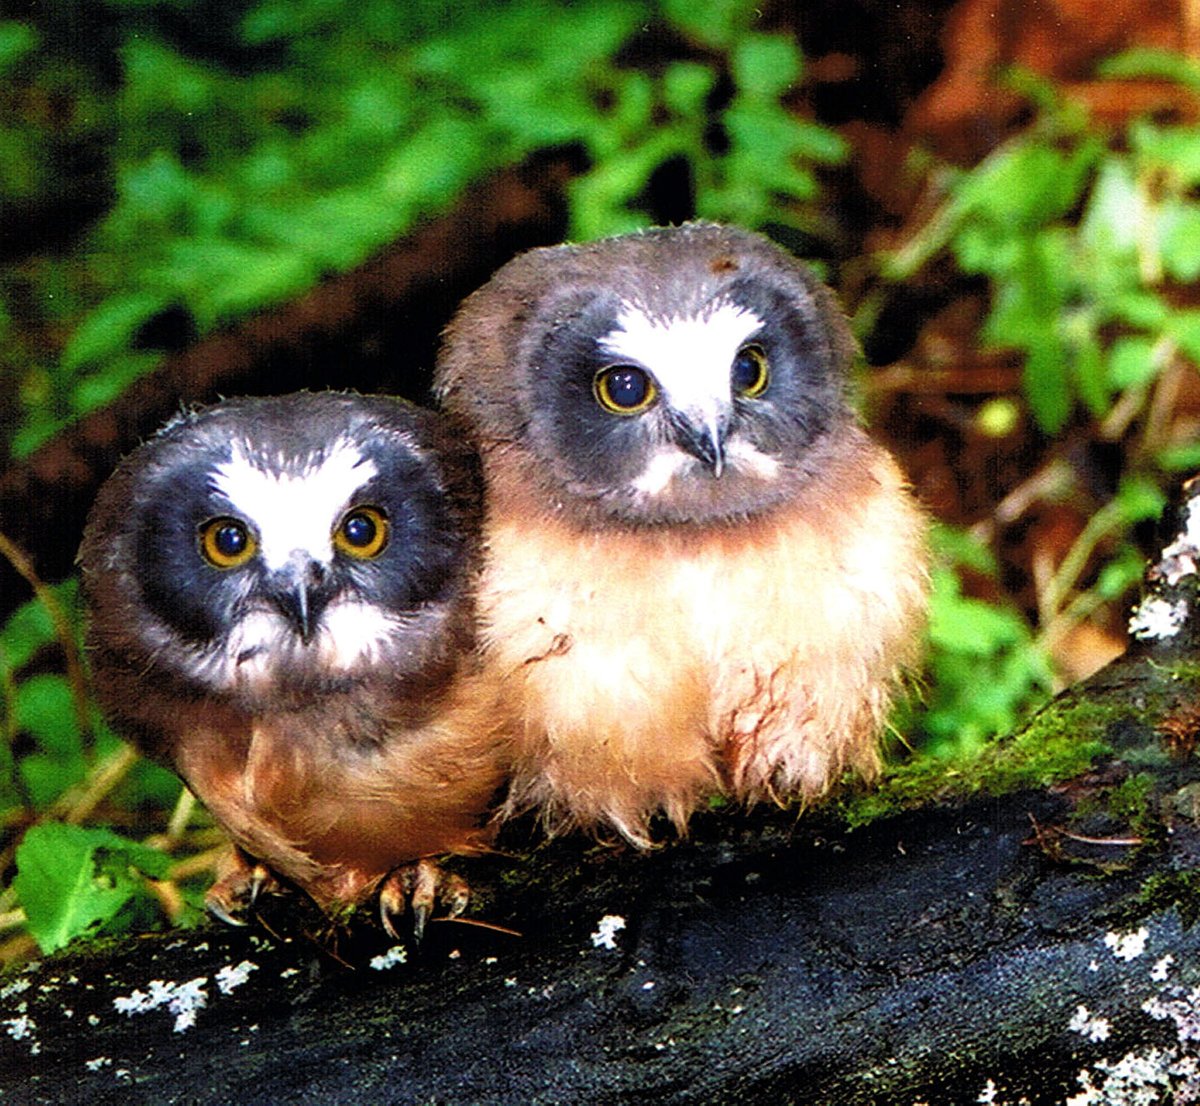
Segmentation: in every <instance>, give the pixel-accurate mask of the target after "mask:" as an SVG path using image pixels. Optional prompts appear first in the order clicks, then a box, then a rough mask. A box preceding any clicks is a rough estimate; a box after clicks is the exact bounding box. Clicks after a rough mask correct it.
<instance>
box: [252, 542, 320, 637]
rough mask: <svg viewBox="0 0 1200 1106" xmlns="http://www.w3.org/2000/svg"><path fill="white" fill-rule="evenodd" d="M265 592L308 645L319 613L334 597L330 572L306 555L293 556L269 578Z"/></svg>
mask: <svg viewBox="0 0 1200 1106" xmlns="http://www.w3.org/2000/svg"><path fill="white" fill-rule="evenodd" d="M267 593H268V595H269V596H270V598H271V601H272V602H273V603H274V604H275V606H276V607H278V608H279V610H280V611H282V612H283V615H284V617H285V618H286V619H287V620H288V622H290V623H291V624H292V628H293V629H294V630H295V631H296V633H297V634H298V635H299V636H300V640H301V641H302V642H304V644H305V645H307V644H308V643H309V642H310V641H311V640H312V636H313V633H314V632H315V630H316V627H317V623H318V622H319V621H320V618H321V612H322V611H323V610H324V609H325V607H326V605H327V604H328V603H329V600H330V599H332V598H333V587H332V585H331V582H330V579H329V569H328V568H327V567H326V566H325V565H323V564H322V563H321V562H320V561H315V560H313V559H312V558H311V557H309V556H308V555H307V554H302V555H294V556H293V557H292V559H291V560H290V561H289V562H288V563H287V564H286V565H284V567H283V568H281V569H279V570H278V571H277V572H276V573H275V574H274V575H273V576H272V577H271V579H270V581H269V583H268V587H267Z"/></svg>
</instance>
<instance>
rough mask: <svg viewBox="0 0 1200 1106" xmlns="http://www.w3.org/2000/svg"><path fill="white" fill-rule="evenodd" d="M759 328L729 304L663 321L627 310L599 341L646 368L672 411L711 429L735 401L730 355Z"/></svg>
mask: <svg viewBox="0 0 1200 1106" xmlns="http://www.w3.org/2000/svg"><path fill="white" fill-rule="evenodd" d="M762 326H763V321H762V319H760V318H759V317H758V316H757V315H756V314H754V312H753V311H749V310H747V309H746V308H744V307H739V306H738V305H737V304H735V303H730V302H729V301H728V300H726V301H724V302H721V303H718V304H717V305H716V306H714V307H713V308H712V309H711V310H710V311H708V312H707V313H705V314H701V315H688V316H680V317H677V318H673V319H665V320H663V319H652V318H650V316H648V315H647V314H646V313H645V312H644V311H641V310H639V309H638V308H636V307H626V308H625V309H624V310H623V311H622V312H621V313H620V315H618V316H617V329H616V330H613V331H610V332H609V333H608V334H606V335H605V336H604V337H603V338H601V339H600V346H601V348H602V349H603V350H604V351H605V352H606V353H608V354H611V355H612V356H613V357H614V358H616V359H618V360H622V361H624V360H627V361H631V362H633V363H634V364H638V365H641V366H643V367H644V368H646V369H648V370H649V371H650V372H651V374H653V376H654V379H655V380H656V381H657V382H658V386H659V388H660V389H661V391H662V393H663V395H664V397H665V398H666V400H667V402H668V403H669V404H670V405H671V407H673V408H674V409H675V410H677V411H679V412H681V413H683V414H685V415H687V416H689V417H690V418H692V419H693V420H695V421H696V422H699V423H700V424H702V425H704V426H708V427H711V428H715V427H716V425H717V422H718V420H719V418H720V416H721V414H722V413H723V412H724V411H726V410H728V408H729V404H730V403H731V402H732V399H733V393H732V390H731V388H730V382H729V370H730V367H731V366H732V364H733V359H734V356H735V355H736V354H737V351H738V350H739V349H741V347H742V346H743V345H744V344H745V342H746V340H747V339H748V338H749V337H750V336H751V335H752V334H754V333H755V332H756V331H758V330H761V329H762Z"/></svg>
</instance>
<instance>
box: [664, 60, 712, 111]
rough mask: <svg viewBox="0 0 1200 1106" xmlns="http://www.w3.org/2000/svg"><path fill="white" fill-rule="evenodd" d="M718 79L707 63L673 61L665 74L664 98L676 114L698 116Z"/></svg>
mask: <svg viewBox="0 0 1200 1106" xmlns="http://www.w3.org/2000/svg"><path fill="white" fill-rule="evenodd" d="M716 80H717V75H716V74H715V73H714V72H713V71H712V70H711V69H710V68H709V67H708V66H707V65H699V64H697V63H696V62H687V61H677V62H672V64H671V65H669V66H667V71H666V72H665V73H664V74H663V99H664V100H665V101H666V105H667V107H668V108H670V110H671V111H672V112H674V113H675V114H676V115H680V116H683V117H685V118H686V117H688V116H693V117H694V116H697V115H699V114H700V113H701V112H703V110H704V101H705V99H706V98H707V96H708V94H709V92H711V91H712V87H713V85H714V84H715V83H716Z"/></svg>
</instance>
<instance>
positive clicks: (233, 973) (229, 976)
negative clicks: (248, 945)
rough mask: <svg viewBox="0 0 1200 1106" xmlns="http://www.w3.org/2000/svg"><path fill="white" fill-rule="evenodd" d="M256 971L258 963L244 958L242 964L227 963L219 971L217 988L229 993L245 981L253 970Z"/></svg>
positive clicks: (222, 992)
mask: <svg viewBox="0 0 1200 1106" xmlns="http://www.w3.org/2000/svg"><path fill="white" fill-rule="evenodd" d="M256 971H258V965H257V964H255V963H253V962H252V961H250V960H243V961H242V962H241V963H240V964H226V965H225V967H223V968H221V969H220V970H219V971H218V972H217V975H216V980H217V990H219V991H220V992H221V994H223V995H227V994H229V993H230V992H231V991H234V990H236V989H237V988H238V987H240V986H241V985H242V984H243V983H245V982H246V980H247V979H249V978H250V973H251V972H256Z"/></svg>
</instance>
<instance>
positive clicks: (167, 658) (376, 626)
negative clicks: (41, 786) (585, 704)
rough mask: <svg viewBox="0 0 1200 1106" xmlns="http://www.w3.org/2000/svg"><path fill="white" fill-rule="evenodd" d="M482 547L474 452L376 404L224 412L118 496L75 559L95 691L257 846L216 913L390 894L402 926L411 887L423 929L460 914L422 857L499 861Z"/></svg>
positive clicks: (400, 408) (170, 434)
mask: <svg viewBox="0 0 1200 1106" xmlns="http://www.w3.org/2000/svg"><path fill="white" fill-rule="evenodd" d="M214 520H215V521H216V523H217V524H218V525H217V527H216V529H215V530H214V529H213V521H214ZM222 526H224V527H225V529H222ZM477 530H478V490H477V475H476V472H475V468H474V461H473V458H472V456H471V455H470V454H469V453H468V452H467V450H466V449H465V448H464V446H463V445H462V444H461V435H456V434H452V433H450V432H449V431H447V430H446V429H445V427H444V426H443V425H442V421H441V420H440V418H439V416H436V415H435V414H433V413H431V412H425V411H419V410H417V409H416V408H413V407H410V406H409V405H407V404H403V403H401V402H400V401H394V400H390V399H383V398H380V397H363V396H352V395H334V394H321V395H309V394H300V395H295V396H287V397H281V398H277V399H262V400H234V401H229V402H227V403H223V404H219V405H217V406H215V407H212V408H209V409H207V410H204V411H201V412H198V413H193V414H189V415H186V416H183V417H181V418H180V419H178V420H176V421H174V422H173V423H171V424H169V425H168V426H167V427H166V428H164V430H163V431H161V432H160V434H159V435H158V436H157V437H155V438H153V439H151V440H150V441H149V442H147V443H146V444H145V445H143V446H142V447H141V448H140V449H138V450H136V451H135V452H134V453H133V454H131V455H130V456H129V457H128V458H126V459H125V461H124V462H122V464H121V466H120V467H119V468H118V470H117V472H116V473H115V474H114V475H113V476H112V477H111V478H110V480H109V481H108V482H107V483H106V484H105V486H104V487H103V488H102V490H101V492H100V494H99V496H98V498H97V501H96V504H95V507H94V508H93V511H92V515H91V518H90V521H89V524H88V527H87V530H86V533H85V537H84V541H83V545H82V548H81V551H80V561H81V564H82V568H83V581H84V586H85V589H86V595H87V599H88V605H89V608H90V616H91V617H90V627H89V631H88V644H89V649H90V654H91V660H92V666H93V671H94V675H95V685H96V689H97V693H98V695H99V697H100V700H101V703H102V704H103V706H104V709H105V710H106V712H107V713H108V715H109V716H110V718H111V719H112V721H113V723H114V725H115V726H116V727H117V728H118V730H119V731H121V732H122V733H123V734H125V735H126V736H128V737H129V738H130V739H131V740H133V741H135V742H136V743H137V744H138V745H139V746H140V747H141V748H142V749H143V750H145V751H146V752H148V753H149V754H150V755H152V756H155V757H156V758H157V759H159V760H162V761H164V762H165V763H167V764H168V765H170V766H171V767H173V768H174V769H175V770H176V771H177V772H178V773H179V774H180V775H181V776H182V777H183V778H184V780H185V781H186V782H187V783H188V785H189V787H191V788H192V790H193V791H194V792H195V793H196V794H197V796H198V797H199V798H200V799H201V800H202V801H203V802H204V803H205V804H206V805H207V807H208V808H209V810H210V811H211V813H212V814H213V817H214V818H215V819H216V820H217V821H218V822H219V823H220V824H221V825H222V826H223V827H224V828H225V829H226V830H227V831H228V833H229V835H230V837H231V838H232V839H233V841H234V842H235V843H236V845H237V847H238V849H240V850H241V852H240V853H239V854H236V855H235V856H234V857H233V858H232V859H231V862H230V864H229V865H228V867H227V870H226V872H225V874H224V876H223V878H221V879H220V880H218V882H217V884H215V885H214V887H213V888H212V890H211V891H210V893H209V904H210V906H211V907H212V909H213V910H214V912H216V913H218V914H220V915H222V916H224V917H229V918H232V917H234V916H236V914H237V912H238V911H239V909H240V908H242V907H243V906H244V905H245V904H246V902H247V901H248V900H249V899H252V898H253V896H254V895H255V894H256V893H257V891H258V889H259V886H260V885H261V883H262V882H263V881H264V880H269V879H270V878H271V877H272V876H278V877H281V878H282V879H283V880H286V881H288V882H289V883H292V884H295V885H296V886H298V887H300V888H302V889H303V890H304V891H306V892H307V893H308V894H309V895H311V896H312V898H313V899H314V900H315V901H316V902H317V903H318V904H319V905H320V906H321V907H322V908H324V909H325V910H326V911H329V912H330V913H334V914H336V913H338V912H340V911H341V910H342V909H343V908H345V907H347V906H350V905H354V904H357V903H360V902H362V901H363V900H365V899H367V898H368V897H369V896H370V895H371V894H372V893H373V892H375V891H376V890H380V891H381V895H382V897H381V905H382V907H383V916H384V921H385V924H387V925H388V926H389V928H390V927H391V921H392V917H393V916H394V915H395V914H396V913H397V912H399V911H401V910H402V909H403V908H404V904H405V901H406V900H407V898H408V897H409V896H410V893H411V892H412V888H413V884H414V873H417V872H419V873H420V875H421V879H420V880H418V881H416V882H417V883H418V884H419V888H420V890H419V893H418V894H416V897H415V898H414V901H413V905H414V908H415V911H416V914H417V925H418V928H419V927H420V926H421V925H423V922H424V917H425V916H426V915H427V914H428V912H429V910H430V909H431V908H432V905H433V903H432V901H430V898H431V894H437V893H438V892H439V891H442V892H445V893H446V894H447V895H449V896H450V897H451V898H453V899H454V902H453V904H452V908H453V909H461V906H462V904H463V902H464V898H463V895H464V890H463V887H462V886H461V885H460V883H459V882H457V881H454V880H452V879H449V878H447V879H446V880H443V881H442V884H441V886H440V887H438V886H433V885H430V881H429V879H428V877H429V876H430V875H431V874H435V870H434V869H432V868H430V866H429V865H428V863H427V862H425V860H424V859H423V858H429V857H435V856H437V855H438V854H442V853H450V852H454V853H471V852H477V851H479V850H481V849H485V848H487V846H488V843H489V841H490V838H491V829H490V828H489V824H488V823H489V807H490V804H491V802H492V800H493V798H494V796H495V794H496V791H497V789H498V788H499V786H500V784H501V782H502V779H503V773H504V759H503V752H502V750H503V741H502V735H501V734H500V733H499V730H498V726H497V720H496V713H495V703H494V699H493V696H492V694H491V693H490V692H489V691H488V690H487V689H488V688H489V687H490V686H491V684H490V677H489V676H488V675H487V674H486V673H481V672H479V671H478V670H477V665H476V664H475V662H474V660H473V653H472V644H473V611H472V606H471V599H470V588H471V583H472V580H473V574H474V572H475V570H476V565H477V545H476V539H477ZM214 544H215V546H216V548H215V551H214V549H213V545H214ZM214 558H215V560H216V561H217V562H219V563H212V562H213V559H214ZM227 561H228V562H232V563H225V562H227ZM435 884H436V880H435Z"/></svg>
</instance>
